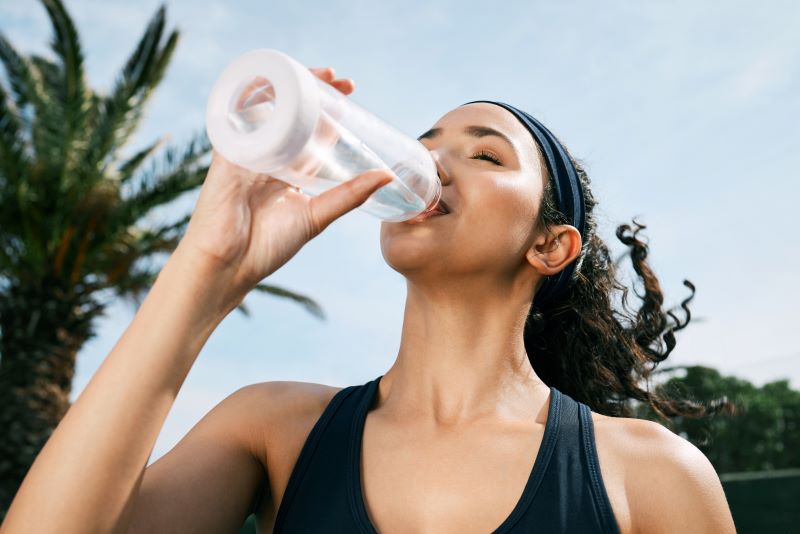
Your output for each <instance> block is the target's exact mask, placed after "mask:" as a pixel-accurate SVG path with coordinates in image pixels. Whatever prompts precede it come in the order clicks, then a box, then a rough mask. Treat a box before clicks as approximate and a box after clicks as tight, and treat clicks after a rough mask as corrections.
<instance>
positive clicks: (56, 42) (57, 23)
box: [42, 0, 92, 189]
mask: <svg viewBox="0 0 800 534" xmlns="http://www.w3.org/2000/svg"><path fill="white" fill-rule="evenodd" d="M42 4H44V7H45V9H46V10H47V14H48V16H49V17H50V22H51V24H52V26H53V33H54V37H53V41H52V43H51V46H52V49H53V51H54V52H55V54H56V56H57V57H58V59H59V60H60V62H61V65H60V66H59V68H58V71H57V72H58V73H59V75H60V76H59V82H60V83H59V85H60V96H61V98H59V99H58V102H59V104H60V107H61V109H62V115H63V122H62V125H61V126H62V129H63V133H62V139H61V143H60V147H61V149H62V154H61V157H60V158H59V159H60V163H61V164H62V165H63V170H62V172H63V173H64V174H65V177H64V178H65V180H66V181H69V180H71V179H72V180H75V179H78V178H77V177H74V176H71V175H72V170H73V169H74V168H75V167H76V166H77V164H78V162H80V161H82V153H83V151H82V150H80V148H82V147H80V146H74V144H75V142H76V138H80V137H82V136H83V134H84V133H85V129H86V125H87V121H88V117H89V113H90V110H91V104H92V100H91V91H89V90H88V89H87V87H86V81H85V74H84V64H83V51H82V50H81V43H80V39H79V38H78V32H77V30H76V29H75V25H74V23H73V22H72V18H71V17H70V16H69V14H68V13H67V11H66V9H64V5H63V4H62V3H61V0H42ZM79 136H80V137H79ZM65 188H66V189H69V184H68V183H67V184H65Z"/></svg>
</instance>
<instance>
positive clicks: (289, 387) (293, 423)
mask: <svg viewBox="0 0 800 534" xmlns="http://www.w3.org/2000/svg"><path fill="white" fill-rule="evenodd" d="M341 389H342V388H340V387H335V386H328V385H325V384H317V383H314V382H298V381H290V380H276V381H270V382H259V383H256V384H251V385H249V386H245V387H243V388H241V389H240V390H239V391H238V392H237V394H238V395H241V396H242V397H246V398H248V399H249V400H248V402H244V403H243V406H245V407H246V408H247V409H248V410H251V411H250V425H249V426H250V428H251V429H252V433H253V437H252V440H253V442H254V443H257V444H259V445H258V447H257V449H256V450H255V451H254V453H255V454H256V456H258V458H259V460H260V461H261V463H262V465H264V468H265V471H266V473H267V477H266V478H267V482H268V485H267V486H266V487H265V488H263V493H262V494H261V495H260V497H259V499H258V502H257V514H256V520H257V523H258V527H259V530H260V531H262V532H270V531H271V530H272V527H273V525H274V521H275V515H276V513H277V510H278V508H279V506H280V502H281V500H282V499H283V494H284V492H285V490H286V486H287V485H288V483H289V477H290V476H291V473H292V469H293V468H294V465H295V463H296V462H297V459H298V457H299V456H300V451H301V450H302V448H303V444H304V443H305V441H306V439H307V438H308V435H309V434H310V432H311V429H312V428H313V427H314V425H315V424H316V422H317V420H319V418H320V416H321V415H322V413H323V412H324V411H325V408H326V407H327V406H328V404H329V403H330V401H331V399H332V398H333V396H334V395H336V393H337V392H339V391H341Z"/></svg>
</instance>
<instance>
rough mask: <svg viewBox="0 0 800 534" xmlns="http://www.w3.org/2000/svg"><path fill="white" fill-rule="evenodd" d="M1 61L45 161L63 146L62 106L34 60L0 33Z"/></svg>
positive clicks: (37, 151) (50, 158)
mask: <svg viewBox="0 0 800 534" xmlns="http://www.w3.org/2000/svg"><path fill="white" fill-rule="evenodd" d="M0 62H2V63H3V66H4V67H5V71H6V78H7V79H8V84H9V87H10V89H11V94H12V96H13V98H14V105H15V107H16V108H17V110H18V113H19V116H20V118H21V120H22V122H23V124H24V126H25V127H26V128H28V129H29V130H30V137H31V140H32V143H33V149H34V152H35V153H36V156H38V157H39V158H40V159H41V160H42V163H45V164H49V163H51V162H53V160H54V159H55V158H56V157H57V154H58V152H59V150H58V147H60V146H61V139H60V124H59V118H58V115H57V114H58V110H59V105H58V103H57V102H56V101H54V100H53V98H52V97H51V96H50V95H49V94H48V91H47V89H46V85H45V81H44V79H43V77H44V76H43V74H42V72H41V71H40V70H39V68H37V67H36V65H34V63H33V62H32V61H31V60H29V59H27V58H25V57H23V56H21V55H20V54H19V53H18V52H17V51H16V49H15V48H14V47H13V46H12V45H11V43H10V42H9V41H8V40H7V39H6V38H5V36H4V35H2V34H0Z"/></svg>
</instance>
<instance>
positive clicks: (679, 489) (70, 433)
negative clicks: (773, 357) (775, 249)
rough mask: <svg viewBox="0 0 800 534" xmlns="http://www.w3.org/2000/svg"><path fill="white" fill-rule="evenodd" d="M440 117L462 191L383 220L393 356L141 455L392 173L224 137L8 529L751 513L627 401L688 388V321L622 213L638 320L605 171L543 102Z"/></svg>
mask: <svg viewBox="0 0 800 534" xmlns="http://www.w3.org/2000/svg"><path fill="white" fill-rule="evenodd" d="M314 72H315V74H317V75H318V76H320V78H322V79H323V80H325V81H327V82H328V83H330V84H332V85H333V86H334V87H336V88H338V89H339V90H341V91H342V92H344V93H346V94H349V93H350V92H351V91H352V90H353V82H352V80H349V79H337V78H335V77H334V72H333V70H332V69H314ZM421 139H422V142H423V143H424V144H425V145H426V146H427V147H428V148H429V149H430V150H432V151H434V150H435V151H436V154H437V155H438V156H439V157H438V161H437V165H438V168H439V173H440V176H441V178H442V183H443V186H444V187H443V202H442V204H441V209H440V210H439V211H445V212H447V213H445V214H429V215H427V216H423V217H419V218H417V219H415V220H412V221H407V222H400V223H383V224H382V226H381V250H382V252H383V256H384V258H385V259H386V262H387V263H388V264H389V266H390V267H391V268H393V269H395V270H396V271H398V272H400V273H402V274H403V275H404V276H405V277H406V279H407V288H408V294H407V300H406V308H405V316H404V322H403V329H402V339H401V343H400V348H399V351H398V354H397V358H396V360H395V362H394V364H393V365H392V366H391V368H390V369H389V370H388V371H386V373H385V374H383V375H381V376H379V377H377V378H375V379H374V380H370V381H368V382H366V383H365V384H361V385H355V386H349V387H346V388H336V387H331V386H326V385H321V384H311V383H303V382H264V383H258V384H253V385H248V386H246V387H243V388H241V389H240V390H238V391H236V392H235V393H233V394H232V395H230V396H229V397H227V398H226V399H224V400H223V401H221V402H220V403H219V404H218V405H217V406H216V407H215V408H214V409H212V410H211V411H210V412H209V413H208V414H207V415H206V416H205V417H204V418H203V419H202V420H201V421H200V422H199V423H198V424H197V425H196V426H195V427H194V428H193V429H192V430H191V431H190V432H189V433H188V434H187V435H186V436H185V437H184V438H183V439H182V440H181V441H180V442H179V443H178V444H177V445H176V446H175V448H174V449H173V450H171V451H170V452H169V453H168V454H166V455H165V456H164V457H162V458H160V459H159V460H158V461H156V462H155V463H153V464H152V465H151V466H149V467H147V468H145V465H146V463H147V460H148V457H149V456H150V453H151V451H152V449H153V445H154V443H155V441H156V437H157V436H158V433H159V431H160V429H161V426H162V424H163V422H164V419H165V418H166V415H167V412H168V411H169V409H170V407H171V406H172V403H173V401H174V399H175V396H176V395H177V393H178V390H179V389H180V387H181V385H182V383H183V381H184V379H185V377H186V374H187V373H188V371H189V369H190V368H191V366H192V364H193V363H194V361H195V358H196V357H197V355H198V353H199V351H200V349H201V347H202V346H203V344H204V343H205V342H206V340H207V339H208V337H209V335H210V334H211V332H213V331H214V329H215V328H216V327H217V325H219V323H220V322H221V321H222V319H223V318H224V317H225V316H226V315H227V314H228V313H229V312H230V311H232V310H233V309H234V308H235V307H236V305H237V304H238V303H239V302H241V301H242V299H243V298H244V296H245V295H246V294H247V293H248V291H249V290H250V289H251V288H252V287H253V286H255V285H256V283H258V282H259V281H261V280H262V279H263V278H265V277H267V276H269V275H270V274H272V273H273V272H275V271H276V270H277V269H279V268H280V267H281V266H282V265H284V264H285V263H286V262H287V261H288V260H289V259H290V258H291V257H292V256H293V255H294V254H295V253H296V252H297V251H298V250H299V249H300V248H301V247H302V246H303V245H304V244H305V243H306V242H308V241H309V240H310V239H312V238H314V237H315V236H317V235H318V234H319V233H320V232H322V231H323V230H324V229H325V228H326V227H327V226H328V225H329V224H330V223H331V222H332V221H334V220H335V219H336V218H338V217H340V216H342V215H344V214H345V213H347V212H349V211H351V210H352V209H355V208H356V207H357V206H359V205H360V204H361V203H363V202H364V201H365V200H366V199H367V198H368V197H369V195H371V194H372V193H373V192H374V191H375V190H376V189H377V188H379V187H380V186H381V185H383V184H385V183H386V182H387V181H388V180H389V179H390V178H389V176H388V175H386V174H384V173H383V172H381V171H371V172H368V173H365V174H363V175H361V176H359V177H356V178H354V179H353V180H351V181H349V182H347V183H344V184H341V185H339V186H337V187H335V188H333V189H331V190H329V191H327V192H326V193H324V194H322V195H319V196H316V197H309V196H307V195H305V194H303V193H302V192H301V191H299V190H298V189H296V188H294V187H291V186H288V185H287V184H285V183H283V182H280V181H278V180H275V179H273V178H271V177H269V176H265V175H259V174H254V173H251V172H248V171H246V170H245V169H242V168H239V167H237V166H235V165H233V164H231V163H229V162H226V161H225V160H224V159H222V158H221V157H219V155H216V154H215V155H214V157H213V160H212V164H211V167H210V169H209V172H208V176H207V178H206V180H205V183H204V184H203V187H202V189H201V192H200V196H199V199H198V202H197V206H196V209H195V211H194V213H193V216H192V219H191V222H190V224H189V226H188V228H187V231H186V234H185V236H184V238H183V239H182V241H181V243H180V245H179V246H178V248H177V249H176V250H175V252H174V253H173V254H172V256H171V257H170V259H169V260H168V262H167V263H166V265H165V266H164V268H163V270H162V271H161V273H160V275H159V277H158V279H157V281H156V283H155V284H154V286H153V288H152V289H151V291H150V292H149V294H148V296H147V298H146V300H145V301H144V303H143V305H142V307H141V308H140V309H139V311H138V313H137V314H136V316H135V317H134V319H133V321H132V323H131V324H130V326H129V327H128V329H127V330H126V331H125V333H124V334H123V335H122V337H121V338H120V339H119V341H118V342H117V344H116V345H115V346H114V348H113V350H112V351H111V353H110V354H109V355H108V357H107V358H106V360H105V361H104V362H103V364H102V365H101V366H100V368H99V369H98V371H97V373H96V374H95V375H94V377H93V378H92V380H91V381H90V383H89V384H88V385H87V387H86V388H85V390H84V391H83V393H82V394H81V395H80V397H79V398H78V399H77V400H76V402H75V404H74V405H73V406H72V408H71V409H70V410H69V412H68V413H67V414H66V416H65V417H64V419H63V421H62V422H61V424H60V425H59V426H58V428H57V429H56V431H55V432H54V433H53V435H52V437H51V438H50V440H49V441H48V442H47V444H46V446H45V447H44V449H43V450H42V451H41V453H40V454H39V456H38V458H37V459H36V462H35V463H34V464H33V466H32V468H31V470H30V472H29V473H28V475H27V477H26V478H25V481H24V483H23V484H22V487H21V488H20V490H19V492H18V494H17V496H16V498H15V500H14V502H13V504H12V507H11V509H10V510H9V513H8V516H7V518H6V521H5V523H4V525H3V526H2V529H0V530H2V532H3V533H4V534H10V533H18V532H19V533H22V532H26V533H27V532H34V531H35V532H60V533H79V532H80V533H82V532H136V533H139V532H142V533H152V532H187V533H189V532H191V533H204V532H208V533H219V532H234V531H235V530H236V529H237V528H238V527H239V526H240V525H241V524H242V522H243V520H244V519H245V517H246V516H247V515H248V514H249V513H250V511H251V510H254V511H256V514H257V517H258V524H259V527H260V530H261V531H262V532H270V531H271V529H273V526H274V529H275V532H287V533H294V532H316V533H323V532H342V533H347V532H362V533H375V532H381V533H384V534H385V533H388V534H393V533H410V532H425V533H437V534H441V533H453V534H455V533H458V534H465V533H476V534H478V533H489V532H497V533H500V532H504V533H512V532H513V533H521V532H534V531H535V532H581V533H588V532H623V533H634V532H642V533H645V532H646V533H654V532H670V533H671V532H715V533H717V532H719V533H728V532H734V526H733V522H732V519H731V514H730V512H729V509H728V506H727V503H726V500H725V496H724V493H723V491H722V487H721V485H720V482H719V478H718V477H717V475H716V473H715V472H714V469H713V467H712V466H711V464H710V463H709V462H708V460H707V459H706V458H705V456H703V454H702V453H701V452H700V451H698V449H696V448H695V447H694V446H692V445H691V444H690V443H688V442H687V441H685V440H684V439H682V438H680V437H678V436H676V435H674V434H673V433H671V432H670V431H668V430H666V429H665V428H664V427H662V426H661V425H659V424H657V423H653V422H648V421H644V420H638V419H632V418H627V417H622V416H623V415H629V414H627V412H625V411H624V405H623V403H622V402H621V401H624V400H626V399H629V398H634V399H638V400H640V401H645V402H648V403H649V404H650V405H651V406H652V407H653V408H654V409H656V410H659V411H661V412H670V411H673V412H674V410H676V409H677V408H676V406H677V405H674V404H672V403H670V401H669V400H668V399H661V398H659V397H657V396H655V395H654V394H652V393H649V392H648V391H647V390H646V389H642V388H640V385H641V384H642V381H643V380H645V379H646V378H647V376H648V374H649V372H650V371H651V370H652V368H653V366H654V364H655V363H657V362H658V361H661V360H663V358H664V357H666V355H667V354H668V353H669V351H670V350H671V349H672V347H673V346H674V336H673V335H672V333H671V332H669V333H667V334H666V335H664V339H665V340H666V341H667V346H668V347H667V350H666V352H664V351H661V350H659V343H658V342H659V338H660V337H661V335H662V333H663V330H664V325H665V319H666V314H665V313H664V312H663V311H662V310H661V303H662V295H661V291H660V288H659V285H658V281H657V279H656V278H655V276H654V275H653V273H652V272H651V271H650V269H649V268H648V266H647V263H646V261H645V258H646V251H647V248H646V245H645V244H644V243H642V242H641V241H640V240H638V239H637V238H636V233H635V232H634V233H633V235H626V234H625V232H626V231H627V230H629V228H628V227H627V226H623V227H620V230H619V231H618V236H619V237H620V238H621V239H622V240H623V242H625V243H626V244H628V245H629V246H630V247H631V249H632V254H631V256H632V258H633V262H634V267H635V268H636V270H637V273H638V274H639V275H640V276H641V277H642V279H643V280H644V286H645V296H644V304H643V307H642V310H641V311H640V313H639V314H638V315H636V316H635V317H629V318H628V319H629V321H628V323H626V324H623V322H622V321H621V318H622V317H621V316H620V314H619V311H618V310H612V305H611V295H610V293H611V291H612V290H613V289H623V287H622V286H621V285H620V284H619V283H618V282H617V281H616V280H615V275H614V264H613V261H612V260H611V259H610V257H609V252H608V249H607V247H606V245H605V244H604V243H603V241H602V240H601V239H600V237H599V236H598V235H596V233H595V232H596V221H595V218H594V214H593V208H594V206H595V200H594V198H593V196H592V193H591V190H590V188H589V185H590V184H589V180H588V178H587V176H586V174H585V172H583V169H582V168H581V167H580V165H579V164H578V162H576V161H575V160H573V159H572V158H571V157H570V156H569V155H568V153H567V152H566V150H564V149H563V147H562V146H561V145H560V143H559V142H558V141H557V140H556V139H555V138H554V137H553V136H552V135H551V134H549V132H547V130H546V129H545V128H544V127H543V126H542V125H541V124H539V123H538V122H536V121H535V119H533V118H532V117H530V116H529V115H527V114H524V113H522V112H520V111H518V110H516V108H512V107H511V106H507V105H504V104H501V103H492V102H474V103H469V104H466V105H463V106H460V107H458V108H456V109H454V110H452V111H450V112H449V113H447V114H446V115H444V116H443V117H442V118H441V119H439V121H438V122H437V123H436V124H435V125H434V128H433V129H431V130H430V131H428V132H426V133H425V134H423V136H421ZM276 335H277V333H276ZM654 347H655V348H654ZM330 357H332V358H342V361H343V362H345V363H346V357H344V356H336V355H330ZM276 516H277V518H276Z"/></svg>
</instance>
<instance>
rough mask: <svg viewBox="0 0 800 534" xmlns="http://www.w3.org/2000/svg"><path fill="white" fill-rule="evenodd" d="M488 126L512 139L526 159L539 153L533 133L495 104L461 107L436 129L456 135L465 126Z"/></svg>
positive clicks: (446, 133) (442, 120)
mask: <svg viewBox="0 0 800 534" xmlns="http://www.w3.org/2000/svg"><path fill="white" fill-rule="evenodd" d="M473 125H477V126H488V127H491V128H494V129H495V130H499V131H500V132H502V133H504V134H506V136H507V137H508V138H509V139H511V142H512V143H513V144H514V148H516V150H517V152H519V154H520V155H522V156H523V157H524V158H526V159H527V158H534V159H535V157H536V154H537V152H538V150H537V148H536V142H535V141H534V140H533V136H532V135H531V133H530V132H529V131H528V130H527V129H526V128H525V127H524V126H523V125H522V124H521V123H520V122H519V120H517V118H516V117H514V115H512V114H511V112H510V111H508V110H506V109H504V108H501V107H500V106H497V105H494V104H487V103H485V102H477V103H474V104H467V105H465V106H459V107H457V108H455V109H453V110H451V111H449V112H447V113H445V114H444V115H443V116H442V117H441V118H440V119H439V120H438V121H436V124H434V125H433V127H434V128H442V129H443V130H444V135H448V134H452V133H455V132H456V131H458V130H461V129H462V128H464V127H465V126H473Z"/></svg>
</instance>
